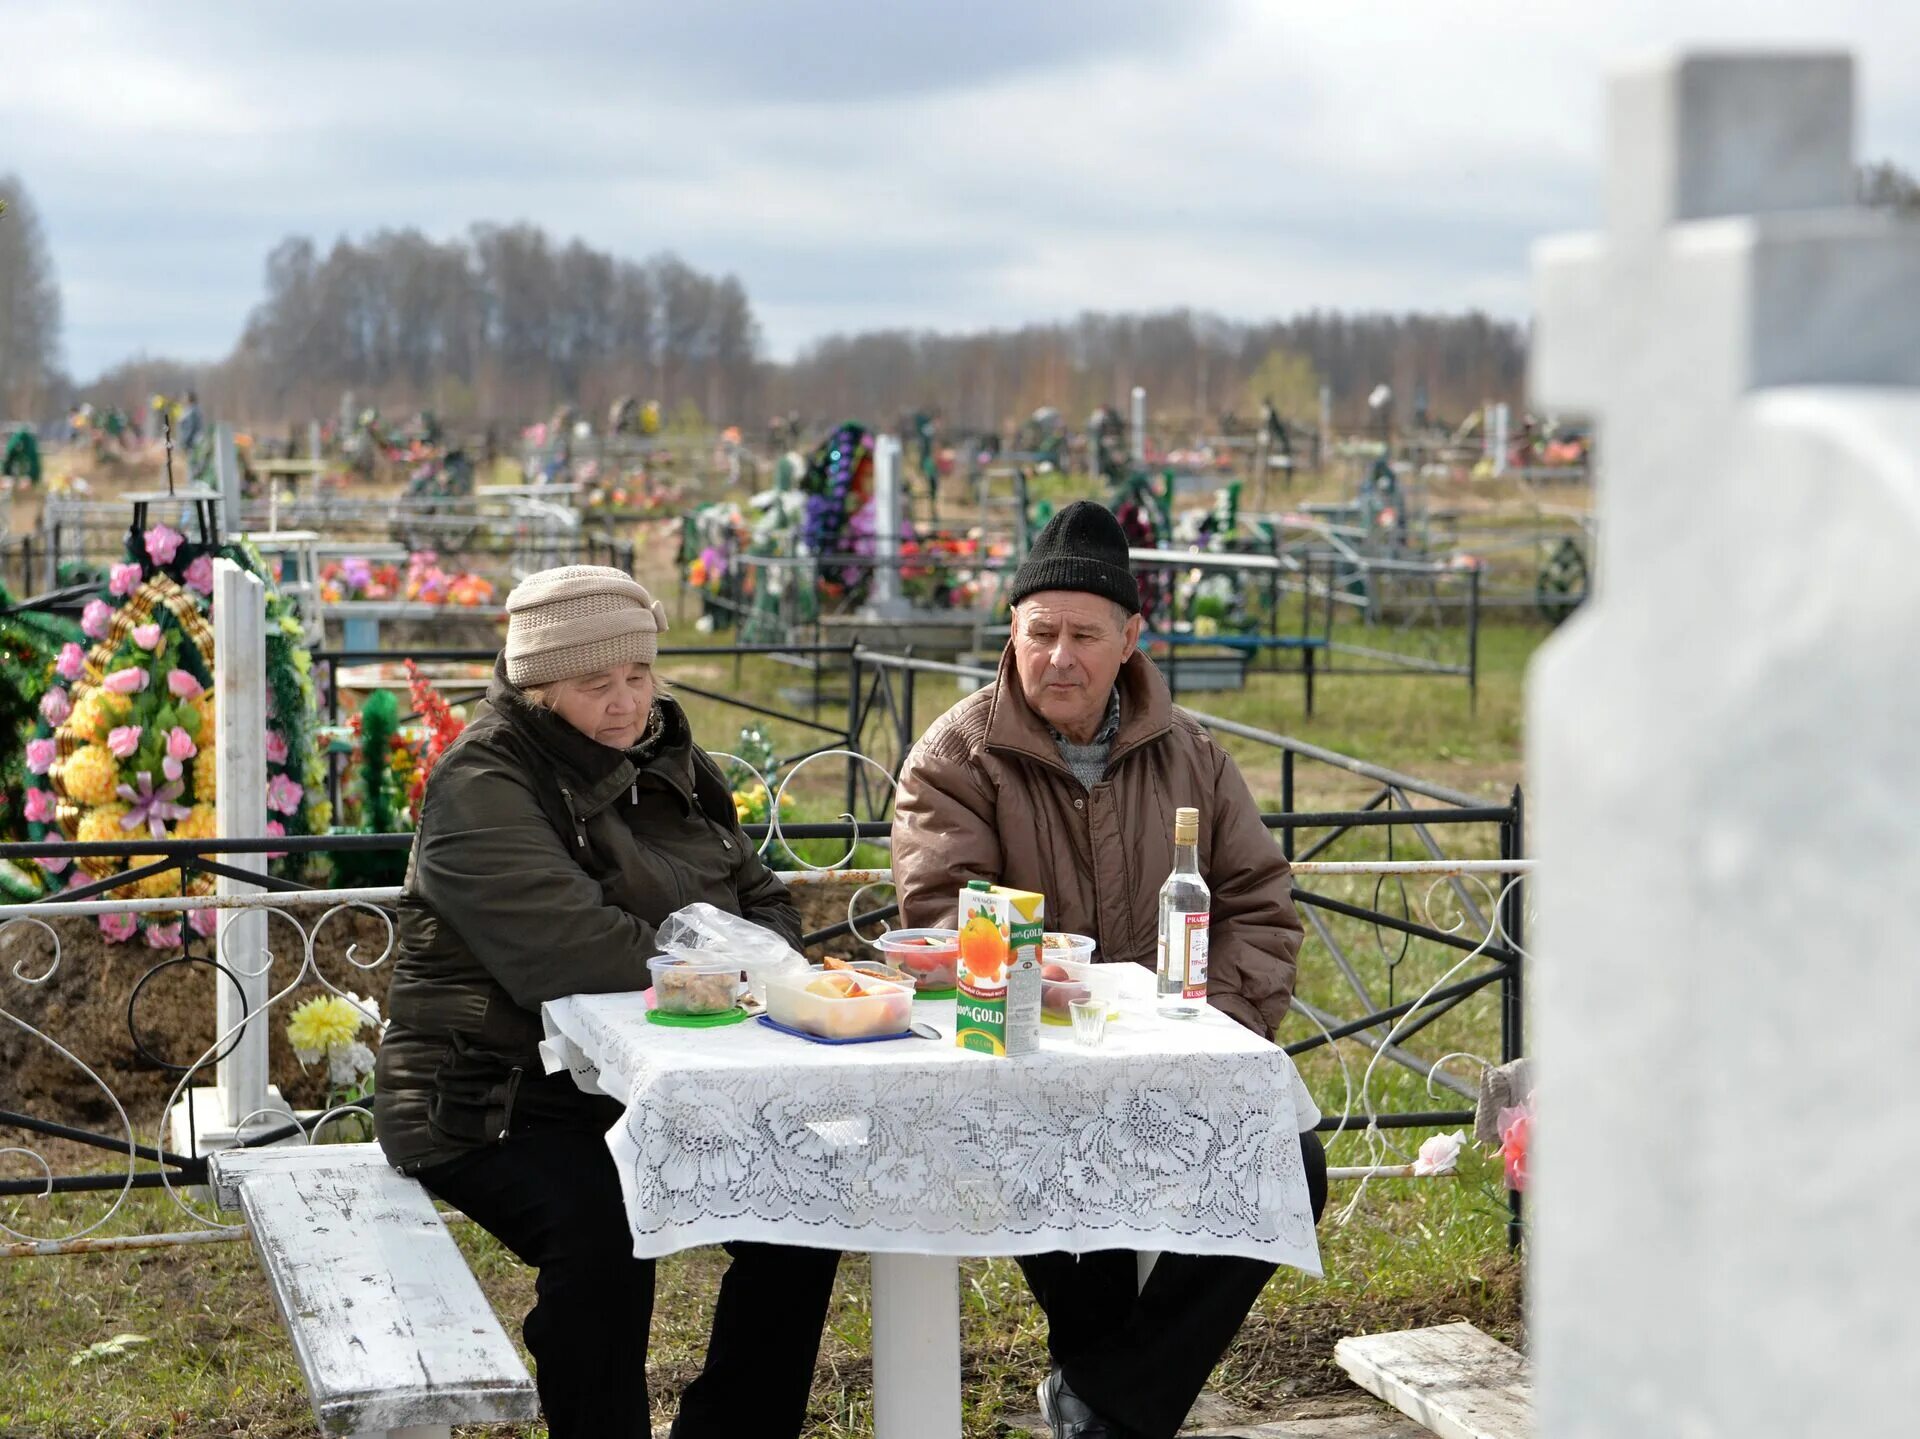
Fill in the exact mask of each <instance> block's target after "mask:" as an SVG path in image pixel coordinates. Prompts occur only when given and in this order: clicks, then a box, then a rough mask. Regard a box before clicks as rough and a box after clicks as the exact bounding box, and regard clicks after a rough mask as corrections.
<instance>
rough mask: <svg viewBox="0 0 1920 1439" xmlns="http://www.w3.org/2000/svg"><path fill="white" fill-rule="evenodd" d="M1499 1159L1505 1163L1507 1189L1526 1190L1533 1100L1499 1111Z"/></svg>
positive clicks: (1531, 1134)
mask: <svg viewBox="0 0 1920 1439" xmlns="http://www.w3.org/2000/svg"><path fill="white" fill-rule="evenodd" d="M1499 1128H1500V1157H1501V1158H1502V1159H1503V1160H1505V1161H1506V1168H1507V1188H1509V1189H1512V1190H1515V1191H1517V1192H1518V1193H1521V1194H1524V1193H1526V1189H1527V1150H1528V1148H1529V1146H1530V1144H1531V1142H1532V1138H1533V1099H1532V1097H1531V1096H1529V1097H1528V1099H1527V1102H1526V1103H1525V1104H1521V1105H1517V1106H1515V1107H1514V1108H1512V1109H1503V1110H1501V1111H1500V1119H1499Z"/></svg>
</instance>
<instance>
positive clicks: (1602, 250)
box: [1529, 54, 1920, 587]
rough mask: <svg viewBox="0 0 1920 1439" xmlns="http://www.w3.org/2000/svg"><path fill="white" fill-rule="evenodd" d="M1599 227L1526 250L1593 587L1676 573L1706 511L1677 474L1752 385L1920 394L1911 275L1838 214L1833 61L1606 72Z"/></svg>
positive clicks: (1870, 227) (1904, 259)
mask: <svg viewBox="0 0 1920 1439" xmlns="http://www.w3.org/2000/svg"><path fill="white" fill-rule="evenodd" d="M1606 146H1607V149H1606V187H1605V192H1606V217H1607V231H1606V234H1605V235H1604V236H1600V235H1575V236H1567V237H1561V238H1556V239H1552V240H1548V241H1544V242H1542V243H1541V244H1540V245H1538V246H1537V247H1536V248H1535V251H1534V275H1535V292H1534V312H1535V320H1536V324H1535V334H1534V343H1533V350H1532V363H1531V368H1532V373H1531V375H1530V377H1529V380H1530V388H1531V390H1532V393H1533V397H1534V402H1535V403H1536V404H1537V405H1542V406H1547V407H1552V408H1558V409H1566V410H1573V411H1577V412H1582V413H1587V414H1592V415H1595V416H1596V417H1597V419H1598V423H1599V429H1600V439H1601V448H1600V450H1599V456H1600V463H1601V465H1602V466H1603V468H1604V471H1605V482H1604V483H1603V484H1602V485H1601V486H1600V487H1599V488H1598V489H1597V491H1596V499H1597V507H1598V510H1599V515H1600V519H1601V531H1600V533H1601V548H1602V554H1601V566H1600V577H1599V584H1600V586H1602V587H1604V586H1605V585H1606V584H1608V583H1612V582H1614V581H1615V580H1616V579H1619V578H1621V577H1622V573H1621V572H1622V571H1623V570H1631V571H1633V572H1634V573H1636V574H1638V575H1640V576H1641V577H1643V578H1645V577H1650V576H1652V575H1653V574H1655V573H1657V572H1658V571H1659V570H1661V569H1663V568H1665V567H1666V566H1668V565H1670V564H1675V563H1684V562H1685V559H1686V556H1687V554H1688V552H1689V551H1690V550H1692V549H1693V547H1694V546H1695V545H1696V544H1697V543H1698V542H1699V540H1700V538H1701V535H1702V532H1703V526H1710V525H1711V523H1712V516H1711V515H1703V514H1700V513H1699V512H1698V504H1699V502H1700V500H1701V499H1702V498H1703V497H1702V496H1701V495H1700V494H1699V492H1698V490H1699V487H1697V486H1691V485H1689V484H1688V482H1687V475H1688V471H1689V469H1690V468H1691V467H1692V466H1693V465H1694V464H1695V463H1696V462H1697V460H1698V458H1699V456H1700V454H1701V453H1702V451H1703V450H1704V449H1706V448H1709V447H1711V446H1713V445H1715V444H1718V443H1721V442H1723V440H1724V436H1725V432H1726V429H1727V427H1728V425H1729V423H1730V421H1731V416H1732V410H1733V407H1734V405H1735V404H1736V403H1737V402H1738V400H1739V399H1740V397H1741V396H1742V395H1744V394H1746V393H1747V392H1749V391H1752V390H1756V389H1761V388H1766V387H1772V386H1779V385H1792V384H1827V383H1852V384H1873V383H1886V384H1892V383H1901V384H1906V383H1912V382H1914V381H1915V380H1917V379H1920V348H1917V347H1916V346H1914V345H1913V343H1912V339H1911V331H1912V326H1911V322H1910V320H1909V314H1910V311H1909V309H1908V307H1907V306H1906V305H1904V304H1892V305H1890V304H1888V303H1887V297H1888V296H1889V295H1892V294H1901V293H1904V294H1906V295H1913V294H1917V293H1920V288H1916V286H1917V285H1920V265H1917V263H1916V256H1915V254H1914V251H1913V249H1912V247H1911V245H1910V244H1909V243H1907V242H1906V241H1905V240H1904V238H1903V232H1901V231H1900V229H1899V227H1898V225H1897V223H1896V222H1895V221H1893V220H1892V219H1890V218H1889V217H1888V216H1886V215H1883V214H1879V213H1875V212H1871V211H1867V210H1863V209H1855V208H1848V206H1849V205H1850V201H1851V197H1852V190H1853V66H1852V62H1851V60H1850V59H1849V58H1848V57H1847V56H1845V55H1842V54H1811V55H1809V54H1775V55H1756V54H1744V55H1743V54H1701V55H1688V56H1686V57H1684V58H1679V59H1674V60H1670V61H1666V62H1662V63H1656V64H1652V65H1648V66H1644V67H1642V68H1638V69H1635V70H1631V71H1628V72H1624V73H1622V74H1620V75H1618V76H1616V77H1615V78H1614V80H1613V81H1612V84H1611V87H1610V94H1609V97H1608V123H1607V141H1606Z"/></svg>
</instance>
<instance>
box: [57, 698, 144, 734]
mask: <svg viewBox="0 0 1920 1439" xmlns="http://www.w3.org/2000/svg"><path fill="white" fill-rule="evenodd" d="M131 710H132V706H131V705H130V704H129V703H128V702H127V700H126V698H125V697H124V696H122V695H117V694H114V693H113V692H112V691H111V690H89V691H88V692H87V693H86V694H85V695H83V696H82V697H81V699H80V701H79V703H78V704H76V705H74V707H73V714H72V715H71V716H70V717H69V718H68V720H67V729H68V730H69V731H71V732H72V733H73V734H75V735H77V736H79V737H80V738H81V739H83V740H85V741H87V742H88V743H89V744H97V743H100V742H101V741H104V740H105V739H106V737H107V731H108V730H110V729H112V728H113V727H114V726H115V725H121V724H125V723H126V722H127V715H128V714H129V713H130V712H131Z"/></svg>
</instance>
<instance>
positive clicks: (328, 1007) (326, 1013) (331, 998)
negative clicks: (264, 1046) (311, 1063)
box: [287, 994, 366, 1059]
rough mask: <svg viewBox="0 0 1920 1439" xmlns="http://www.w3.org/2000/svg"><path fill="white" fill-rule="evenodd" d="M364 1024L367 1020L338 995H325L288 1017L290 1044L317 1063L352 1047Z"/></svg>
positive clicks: (296, 1009)
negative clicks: (334, 1051)
mask: <svg viewBox="0 0 1920 1439" xmlns="http://www.w3.org/2000/svg"><path fill="white" fill-rule="evenodd" d="M365 1022H366V1016H365V1015H364V1014H362V1013H361V1012H360V1011H359V1010H357V1009H355V1008H354V1007H353V1005H351V1004H349V1003H348V1002H347V1001H346V1000H344V999H342V998H341V997H340V996H339V995H337V994H327V995H322V996H321V997H320V998H318V999H310V1000H308V1001H307V1002H306V1003H305V1004H302V1005H299V1006H297V1007H296V1008H295V1009H294V1011H293V1013H292V1014H291V1015H289V1016H288V1017H287V1042H288V1043H289V1044H291V1045H292V1046H293V1050H294V1053H295V1054H297V1055H300V1056H301V1057H302V1058H303V1059H305V1058H306V1057H307V1056H312V1057H313V1058H314V1059H318V1058H319V1057H320V1056H321V1055H323V1054H326V1053H328V1052H329V1051H330V1050H334V1049H345V1048H346V1047H347V1046H348V1045H350V1044H352V1043H353V1042H354V1040H356V1039H358V1038H359V1037H360V1026H361V1025H362V1024H364V1023H365Z"/></svg>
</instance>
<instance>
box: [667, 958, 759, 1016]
mask: <svg viewBox="0 0 1920 1439" xmlns="http://www.w3.org/2000/svg"><path fill="white" fill-rule="evenodd" d="M647 969H648V970H649V971H651V973H652V974H653V1007H654V1008H655V1009H656V1010H658V1011H659V1012H660V1013H661V1014H725V1013H726V1012H727V1011H728V1010H730V1009H732V1008H733V1007H734V1004H735V1002H736V1001H738V1000H739V998H740V964H739V962H738V961H737V960H731V959H685V958H682V957H681V956H679V955H674V954H658V955H655V956H654V957H653V958H652V959H650V960H648V961H647Z"/></svg>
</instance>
